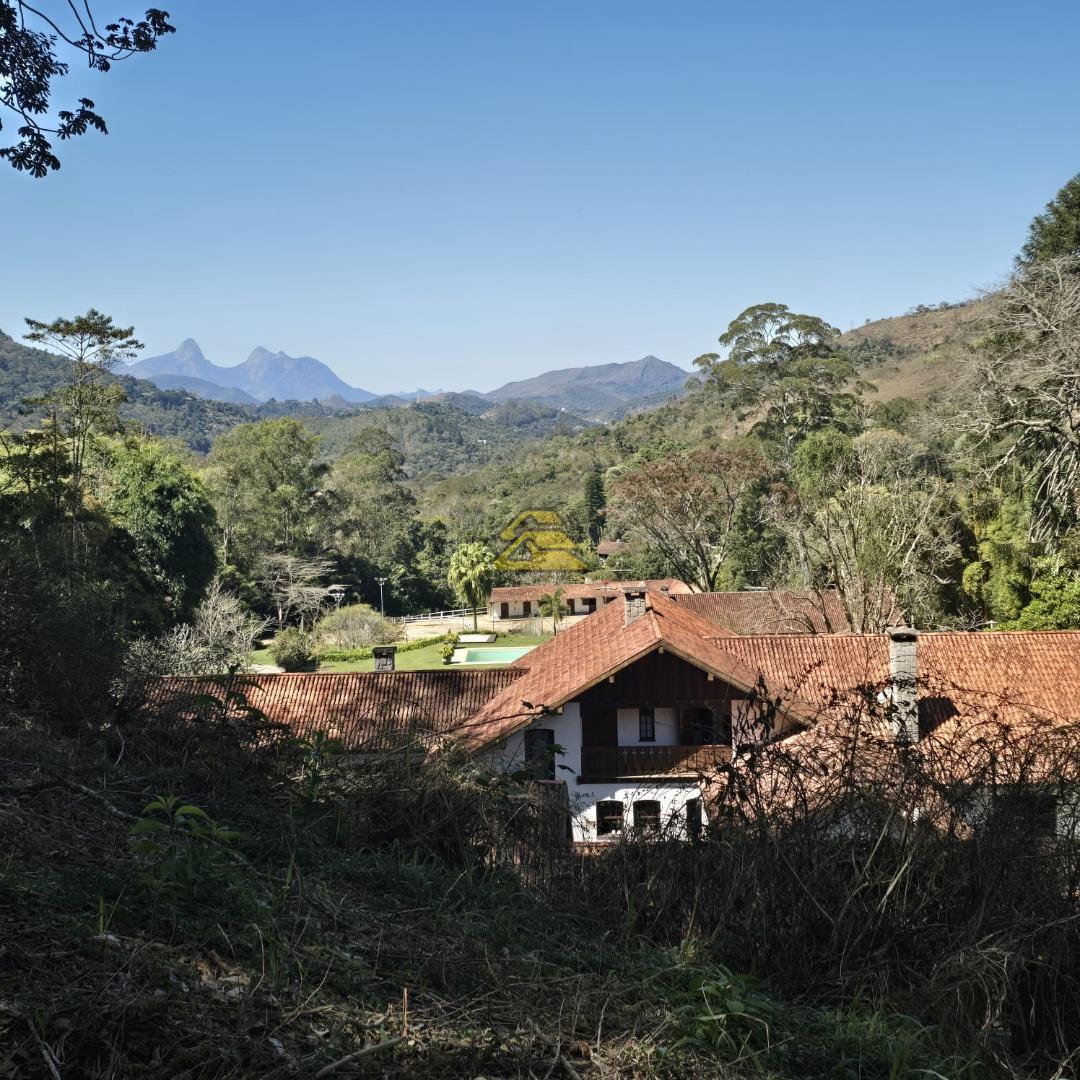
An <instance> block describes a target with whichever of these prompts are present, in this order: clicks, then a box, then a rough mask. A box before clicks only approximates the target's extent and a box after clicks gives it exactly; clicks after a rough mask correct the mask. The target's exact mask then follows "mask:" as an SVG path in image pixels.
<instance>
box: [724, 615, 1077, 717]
mask: <svg viewBox="0 0 1080 1080" xmlns="http://www.w3.org/2000/svg"><path fill="white" fill-rule="evenodd" d="M724 648H725V649H727V650H728V651H729V652H731V653H732V655H733V656H736V657H738V659H739V660H740V661H741V662H743V663H744V664H746V665H747V666H748V667H751V668H754V669H756V670H759V671H761V673H762V674H763V676H764V677H765V678H766V679H767V680H768V681H769V682H770V684H771V685H773V686H775V687H776V688H777V689H778V690H779V691H780V693H781V694H796V695H797V696H798V697H799V698H800V699H801V700H803V701H808V702H811V703H813V705H814V706H815V708H817V709H818V710H819V711H821V710H825V709H827V708H829V707H831V706H832V705H834V704H835V703H836V701H837V698H838V696H840V697H842V696H844V695H847V694H851V693H854V692H857V691H858V690H859V689H860V688H880V687H884V686H885V685H886V684H887V683H888V681H889V638H888V636H887V635H886V634H840V635H836V634H822V635H810V634H801V635H796V634H790V635H760V636H746V637H732V638H727V639H725V641H724ZM915 656H916V663H917V680H918V684H919V693H920V703H919V713H920V721H921V723H922V725H923V727H924V729H932V728H936V727H938V726H939V725H941V724H943V723H945V722H947V721H949V720H951V719H953V718H957V717H962V716H963V714H964V713H965V712H967V713H969V714H970V712H971V711H972V709H975V708H983V709H993V710H994V711H995V712H996V713H997V714H999V715H1002V716H1005V717H1012V718H1013V719H1016V718H1019V717H1020V716H1030V715H1031V714H1032V713H1037V714H1039V715H1040V716H1043V717H1045V718H1047V719H1051V720H1059V721H1064V720H1072V719H1076V718H1080V631H1072V630H1065V631H1007V632H987V631H982V632H978V633H965V632H937V633H920V634H919V635H918V640H917V644H916V650H915Z"/></svg>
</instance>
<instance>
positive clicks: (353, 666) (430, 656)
mask: <svg viewBox="0 0 1080 1080" xmlns="http://www.w3.org/2000/svg"><path fill="white" fill-rule="evenodd" d="M549 637H551V635H550V634H542V635H541V634H500V635H499V637H498V639H497V640H496V641H494V642H493V643H492V644H491V645H490V646H484V645H472V646H469V647H470V648H475V649H483V648H485V647H487V648H495V647H496V646H501V647H503V648H508V647H513V646H521V647H526V646H529V645H542V644H543V643H544V642H545V641H547V640H548V638H549ZM441 649H442V642H441V641H440V642H439V643H438V644H437V645H429V646H428V647H427V648H424V649H413V650H411V651H410V652H401V653H398V654H397V656H396V657H395V663H394V666H395V667H396V669H397V670H398V671H431V670H432V669H435V668H442V667H444V666H445V665H444V664H443V661H442V655H441V653H440V650H441ZM505 666H506V665H505V664H454V665H453V667H456V668H461V667H467V668H476V667H505ZM319 670H320V671H374V670H375V661H374V660H373V659H372V660H350V661H346V662H343V663H336V664H321V665H320V666H319Z"/></svg>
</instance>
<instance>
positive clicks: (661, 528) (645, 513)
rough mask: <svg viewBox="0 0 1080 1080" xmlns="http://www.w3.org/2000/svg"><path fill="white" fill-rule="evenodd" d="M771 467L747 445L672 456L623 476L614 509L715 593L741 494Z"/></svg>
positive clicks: (675, 570) (690, 578) (671, 567)
mask: <svg viewBox="0 0 1080 1080" xmlns="http://www.w3.org/2000/svg"><path fill="white" fill-rule="evenodd" d="M765 471H766V463H765V461H764V459H763V458H762V456H761V454H760V453H759V452H758V451H757V450H755V449H754V448H753V447H751V446H748V445H740V444H731V445H728V446H724V447H720V448H717V449H702V450H696V451H694V452H693V453H691V454H674V455H671V456H670V457H667V458H666V459H665V460H663V461H655V462H649V463H647V464H645V465H643V466H642V467H641V468H639V469H637V470H635V471H633V472H629V473H627V474H625V475H624V476H621V477H620V478H619V479H618V480H617V481H616V482H615V484H614V485H613V486H612V511H613V512H614V514H615V516H616V517H617V518H618V520H619V521H620V523H621V524H622V526H623V528H624V529H625V530H626V531H627V532H628V533H629V534H630V535H636V536H638V537H640V538H641V539H642V540H643V541H644V542H645V543H646V544H647V545H649V547H651V548H653V549H654V550H655V551H656V552H657V553H658V554H659V555H660V557H661V559H662V560H663V563H664V565H665V566H666V567H667V568H668V572H669V573H671V574H673V575H675V576H676V577H678V578H681V579H682V580H683V581H685V582H686V583H687V584H689V585H694V586H696V587H697V588H699V589H702V590H703V591H705V592H712V591H713V590H714V589H715V588H716V584H717V581H718V579H719V576H720V573H721V570H722V567H723V565H724V562H725V560H726V559H727V557H728V554H729V551H730V548H731V545H732V542H733V541H734V539H735V537H736V531H735V526H736V520H737V513H738V510H739V507H740V505H741V502H742V499H743V496H744V495H745V493H746V492H747V491H748V490H749V489H750V487H751V486H752V485H753V484H754V482H755V481H756V480H758V479H759V478H760V477H761V476H762V475H763V474H764V472H765Z"/></svg>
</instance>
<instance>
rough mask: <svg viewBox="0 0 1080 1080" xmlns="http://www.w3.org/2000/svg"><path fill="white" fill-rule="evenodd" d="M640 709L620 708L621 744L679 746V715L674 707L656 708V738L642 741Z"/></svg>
mask: <svg viewBox="0 0 1080 1080" xmlns="http://www.w3.org/2000/svg"><path fill="white" fill-rule="evenodd" d="M639 712H640V710H639V709H619V710H618V719H619V745H620V746H678V745H679V740H680V738H681V736H680V732H679V717H678V715H677V714H676V712H675V710H674V709H656V710H655V719H656V724H655V727H656V739H655V740H654V741H651V742H642V741H641V740H640V738H639V736H640V734H641V723H640V718H639Z"/></svg>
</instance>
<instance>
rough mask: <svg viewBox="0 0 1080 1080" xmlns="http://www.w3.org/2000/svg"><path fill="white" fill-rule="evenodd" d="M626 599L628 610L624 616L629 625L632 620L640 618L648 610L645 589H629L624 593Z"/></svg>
mask: <svg viewBox="0 0 1080 1080" xmlns="http://www.w3.org/2000/svg"><path fill="white" fill-rule="evenodd" d="M624 596H625V599H626V610H625V613H624V617H625V620H626V625H627V626H629V625H630V624H631V623H632V622H634V621H635V620H637V619H640V618H641V616H642V615H644V614H645V611H646V603H645V590H644V589H627V591H626V592H625V593H624Z"/></svg>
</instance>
